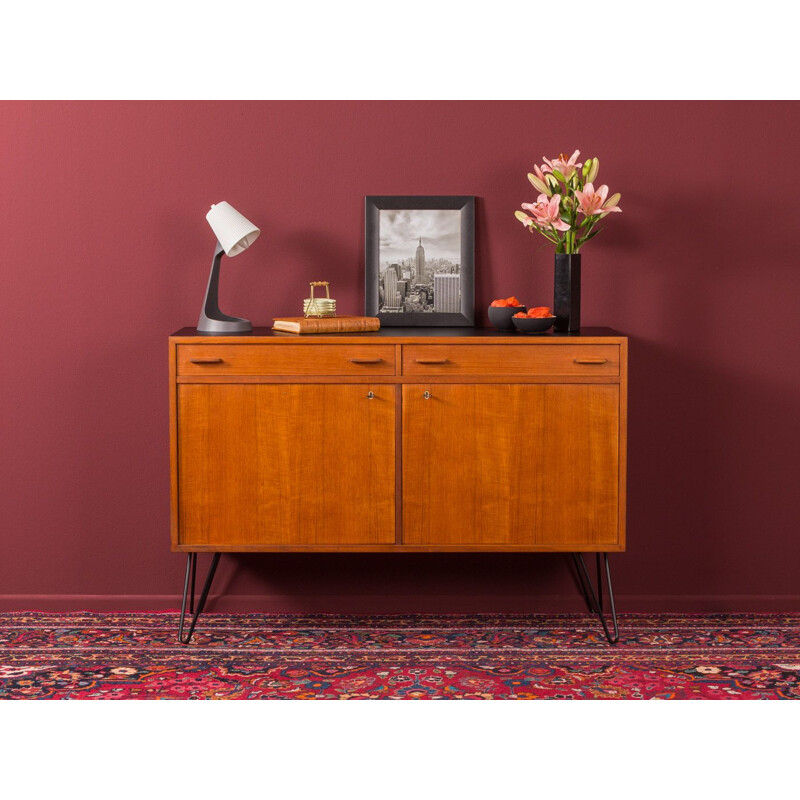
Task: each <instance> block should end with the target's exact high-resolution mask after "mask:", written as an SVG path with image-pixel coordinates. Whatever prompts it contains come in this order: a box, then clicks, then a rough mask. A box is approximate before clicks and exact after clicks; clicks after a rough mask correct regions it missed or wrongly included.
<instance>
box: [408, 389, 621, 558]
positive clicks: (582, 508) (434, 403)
mask: <svg viewBox="0 0 800 800" xmlns="http://www.w3.org/2000/svg"><path fill="white" fill-rule="evenodd" d="M426 391H427V392H429V393H430V398H429V399H426V398H425V397H424V392H426ZM618 506H619V387H618V386H617V385H611V384H553V385H551V384H524V385H521V384H516V385H512V384H503V385H496V384H482V385H474V384H473V385H454V384H427V385H423V384H420V385H406V386H404V387H403V543H404V544H421V545H422V544H424V545H447V546H458V545H474V546H492V545H516V546H537V547H541V549H543V550H546V549H551V550H573V549H580V547H581V546H588V547H590V548H591V547H595V548H596V547H597V546H598V545H615V544H617V542H618Z"/></svg>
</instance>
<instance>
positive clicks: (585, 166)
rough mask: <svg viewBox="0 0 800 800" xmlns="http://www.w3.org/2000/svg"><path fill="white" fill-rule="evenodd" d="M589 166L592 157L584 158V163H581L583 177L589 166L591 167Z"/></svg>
mask: <svg viewBox="0 0 800 800" xmlns="http://www.w3.org/2000/svg"><path fill="white" fill-rule="evenodd" d="M591 166H592V159H591V158H587V159H586V163H585V164H584V165H583V169H582V170H581V172H583V177H584V178H586V174H587V173H588V172H589V167H591Z"/></svg>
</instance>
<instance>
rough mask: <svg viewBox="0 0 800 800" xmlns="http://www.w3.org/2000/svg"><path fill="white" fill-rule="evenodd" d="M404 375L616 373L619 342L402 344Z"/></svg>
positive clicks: (617, 369) (605, 374)
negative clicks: (617, 343)
mask: <svg viewBox="0 0 800 800" xmlns="http://www.w3.org/2000/svg"><path fill="white" fill-rule="evenodd" d="M403 374H404V375H497V376H504V375H602V376H616V375H619V345H616V344H545V343H542V344H538V343H537V344H486V345H462V344H456V345H428V344H425V345H404V346H403Z"/></svg>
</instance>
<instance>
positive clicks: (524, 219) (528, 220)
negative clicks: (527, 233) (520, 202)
mask: <svg viewBox="0 0 800 800" xmlns="http://www.w3.org/2000/svg"><path fill="white" fill-rule="evenodd" d="M514 216H515V217H516V218H517V219H518V220H519V221H520V222H521V223H522V224H523V225H526V226H527V225H530V224H531V222H532V220H531V218H530V217H529V216H528V215H527V214H526V213H525V212H524V211H515V212H514Z"/></svg>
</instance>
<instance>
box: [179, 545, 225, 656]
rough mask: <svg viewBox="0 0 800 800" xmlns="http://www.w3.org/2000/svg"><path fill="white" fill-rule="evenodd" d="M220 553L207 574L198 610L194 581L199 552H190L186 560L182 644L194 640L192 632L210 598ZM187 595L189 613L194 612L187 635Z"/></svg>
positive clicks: (181, 630)
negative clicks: (185, 627) (184, 629)
mask: <svg viewBox="0 0 800 800" xmlns="http://www.w3.org/2000/svg"><path fill="white" fill-rule="evenodd" d="M219 557H220V554H219V553H214V558H213V559H212V560H211V566H210V567H209V568H208V575H207V576H206V582H205V584H204V585H203V591H202V592H201V593H200V599H199V600H198V602H197V610H195V608H194V581H195V574H196V572H197V553H189V557H188V558H187V560H186V577H185V578H184V581H183V602H182V603H181V623H180V628H179V629H178V640H179V641H180V643H181V644H189V642H190V641H191V640H192V634H193V633H194V629H195V626H196V625H197V618H198V617H199V616H200V614H202V613H203V608H205V605H206V600H207V599H208V592H209V590H210V589H211V582H212V581H213V580H214V573H215V572H216V571H217V564H219ZM190 581H191V590H192V591H191V595H189V586H190ZM187 596H189V597H190V599H189V613H190V614H192V615H193V616H192V623H191V625H190V626H189V633H187V634H186V636H184V635H183V625H184V620H185V619H186V598H187Z"/></svg>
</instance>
